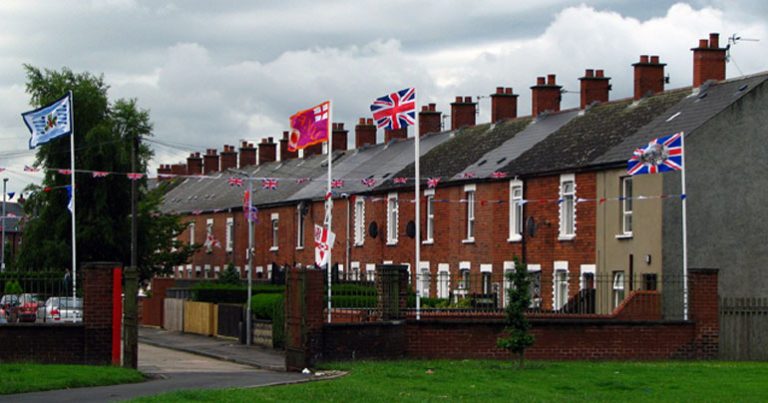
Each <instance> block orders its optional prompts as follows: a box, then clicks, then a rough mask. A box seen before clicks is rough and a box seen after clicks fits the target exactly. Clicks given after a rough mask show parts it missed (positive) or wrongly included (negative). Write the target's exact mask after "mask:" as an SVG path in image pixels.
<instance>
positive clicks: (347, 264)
mask: <svg viewBox="0 0 768 403" xmlns="http://www.w3.org/2000/svg"><path fill="white" fill-rule="evenodd" d="M346 198H347V246H346V248H347V251H346V254H347V257H346V261H345V262H344V267H345V268H346V269H347V271H346V272H347V273H349V269H350V267H349V217H350V206H349V195H347V196H346ZM345 277H346V276H345Z"/></svg>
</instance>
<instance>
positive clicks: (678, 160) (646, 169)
mask: <svg viewBox="0 0 768 403" xmlns="http://www.w3.org/2000/svg"><path fill="white" fill-rule="evenodd" d="M682 170H683V132H678V133H675V134H672V135H670V136H666V137H659V138H657V139H653V140H651V142H650V143H648V145H647V146H645V147H644V148H638V149H636V150H635V151H634V153H633V155H632V158H630V159H629V161H628V164H627V173H628V174H630V175H642V174H656V173H660V172H668V171H682Z"/></svg>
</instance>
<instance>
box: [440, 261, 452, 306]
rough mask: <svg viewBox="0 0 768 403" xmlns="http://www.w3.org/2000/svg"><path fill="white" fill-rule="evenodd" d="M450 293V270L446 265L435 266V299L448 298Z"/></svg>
mask: <svg viewBox="0 0 768 403" xmlns="http://www.w3.org/2000/svg"><path fill="white" fill-rule="evenodd" d="M450 293H451V269H450V265H448V263H439V264H438V265H437V298H448V297H449V296H450Z"/></svg>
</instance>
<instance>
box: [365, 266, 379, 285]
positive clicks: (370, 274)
mask: <svg viewBox="0 0 768 403" xmlns="http://www.w3.org/2000/svg"><path fill="white" fill-rule="evenodd" d="M365 281H376V265H375V264H374V263H366V265H365Z"/></svg>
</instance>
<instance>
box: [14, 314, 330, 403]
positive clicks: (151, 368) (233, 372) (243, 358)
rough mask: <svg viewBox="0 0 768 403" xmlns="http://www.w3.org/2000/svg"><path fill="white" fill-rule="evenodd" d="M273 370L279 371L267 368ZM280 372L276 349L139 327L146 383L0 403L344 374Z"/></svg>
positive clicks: (107, 397) (83, 400) (80, 400)
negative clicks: (321, 374) (320, 374)
mask: <svg viewBox="0 0 768 403" xmlns="http://www.w3.org/2000/svg"><path fill="white" fill-rule="evenodd" d="M275 368H278V369H281V371H275V370H271V369H275ZM284 368H285V364H284V357H283V354H282V353H281V352H278V351H274V350H269V349H264V348H258V347H246V346H243V345H240V344H239V343H238V342H237V341H234V340H224V339H218V338H213V337H204V336H196V335H190V334H182V333H177V332H168V331H165V330H162V329H155V328H147V327H140V328H139V370H140V371H141V372H143V373H144V374H145V375H147V377H148V378H149V380H147V381H146V382H141V383H134V384H123V385H113V386H99V387H91V388H75V389H63V390H52V391H47V392H33V393H22V394H16V395H2V396H0V402H6V401H8V402H19V403H26V402H35V403H50V402H56V403H66V402H76V403H87V402H112V401H122V400H127V399H133V398H137V397H142V396H151V395H157V394H160V393H166V392H173V391H178V390H186V389H220V388H253V387H263V386H270V385H284V384H291V383H299V382H307V381H311V380H320V379H331V378H336V377H338V376H342V375H344V374H343V373H327V374H325V375H323V376H317V375H304V374H299V373H293V372H285V371H284V370H283V369H284ZM318 375H319V374H318Z"/></svg>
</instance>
